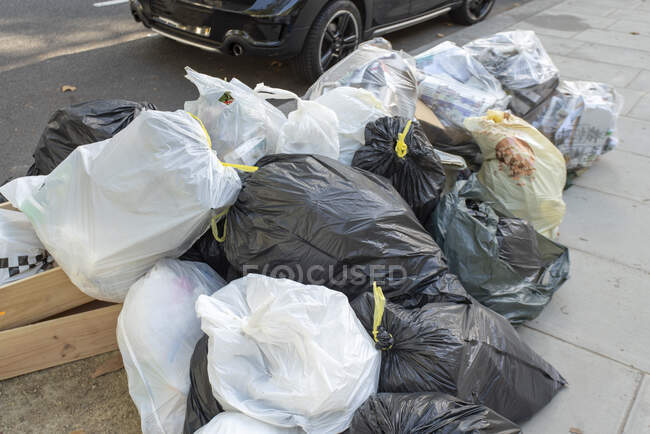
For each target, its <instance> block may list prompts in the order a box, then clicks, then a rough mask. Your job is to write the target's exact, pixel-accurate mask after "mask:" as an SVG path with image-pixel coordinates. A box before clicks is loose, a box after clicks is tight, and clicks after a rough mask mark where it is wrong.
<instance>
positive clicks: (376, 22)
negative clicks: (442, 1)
mask: <svg viewBox="0 0 650 434" xmlns="http://www.w3.org/2000/svg"><path fill="white" fill-rule="evenodd" d="M434 1H437V0H434ZM372 9H373V11H372V12H373V14H372V21H373V23H372V27H377V26H384V25H387V24H392V23H394V22H396V21H401V20H403V19H406V18H408V17H409V0H374V1H373V2H372Z"/></svg>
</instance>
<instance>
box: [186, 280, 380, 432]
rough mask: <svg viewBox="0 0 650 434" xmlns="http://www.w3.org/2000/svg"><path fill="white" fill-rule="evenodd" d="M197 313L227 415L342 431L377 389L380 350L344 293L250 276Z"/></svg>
mask: <svg viewBox="0 0 650 434" xmlns="http://www.w3.org/2000/svg"><path fill="white" fill-rule="evenodd" d="M196 313H197V315H198V316H199V318H201V328H202V329H203V331H204V332H205V333H206V334H207V335H208V336H209V338H208V376H209V379H210V384H211V385H212V392H213V394H214V396H215V397H216V398H217V401H219V403H220V404H221V405H222V406H223V408H224V409H225V410H227V411H229V410H235V411H239V412H242V413H244V414H246V415H248V416H250V417H253V418H255V419H258V420H261V421H263V422H266V423H270V424H272V425H277V426H279V427H285V428H294V427H300V428H302V429H304V430H305V431H306V432H308V433H310V432H331V433H339V432H341V431H343V430H345V429H346V428H347V427H348V426H349V425H350V420H351V419H352V415H353V413H354V411H355V410H356V409H357V408H358V407H359V406H360V405H361V404H363V402H364V401H365V400H366V399H367V398H368V396H370V395H371V394H373V393H375V392H376V391H377V380H378V375H379V361H380V355H379V351H377V350H376V349H375V347H374V345H373V342H372V339H371V338H370V337H369V336H368V335H367V334H366V333H365V331H364V329H363V327H362V325H361V323H360V322H359V320H358V319H357V318H356V316H355V314H354V312H353V311H352V309H351V308H350V305H349V303H348V300H347V298H346V297H345V296H344V295H343V294H341V293H340V292H337V291H332V290H330V289H328V288H325V287H323V286H316V285H303V284H301V283H298V282H294V281H292V280H289V279H274V278H272V277H267V276H262V275H259V274H249V275H247V276H245V277H243V278H241V279H238V280H235V281H233V282H231V283H230V284H228V285H227V286H225V287H224V288H223V289H221V290H220V291H219V292H217V293H215V294H214V295H213V296H211V297H208V296H201V297H199V299H198V300H197V302H196Z"/></svg>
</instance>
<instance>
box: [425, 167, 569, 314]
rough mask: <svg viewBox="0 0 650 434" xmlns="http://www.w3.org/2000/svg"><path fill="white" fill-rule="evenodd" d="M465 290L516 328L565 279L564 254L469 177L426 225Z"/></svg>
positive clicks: (566, 258) (566, 260)
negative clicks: (515, 325)
mask: <svg viewBox="0 0 650 434" xmlns="http://www.w3.org/2000/svg"><path fill="white" fill-rule="evenodd" d="M428 227H429V228H430V230H431V233H432V235H433V237H434V239H435V240H436V243H438V245H439V246H440V248H442V250H443V252H444V253H445V256H446V258H447V264H448V265H449V270H450V271H451V272H452V273H454V274H456V275H457V276H458V277H459V278H460V281H461V283H462V284H463V286H464V287H465V289H466V290H467V292H469V293H470V294H471V295H472V296H473V297H475V298H476V299H477V300H478V301H479V302H481V303H482V304H484V305H486V306H487V307H489V308H490V309H492V310H494V311H495V312H497V313H500V314H501V315H503V316H504V317H506V318H507V319H508V320H509V321H510V322H511V323H513V324H517V323H522V322H524V321H528V320H531V319H533V318H535V317H537V315H539V314H540V313H541V311H542V309H543V308H544V307H545V306H546V305H547V304H548V303H549V302H550V301H551V297H552V296H553V293H554V292H555V291H557V289H558V288H559V287H560V286H561V285H562V284H563V283H564V282H565V281H566V280H567V278H568V277H569V250H568V249H567V248H566V247H564V246H562V245H560V244H557V243H554V242H553V241H551V240H549V239H548V238H546V237H544V236H543V235H541V234H539V233H538V232H537V231H535V228H533V226H532V225H531V224H530V223H528V222H527V221H525V220H522V219H519V218H516V217H514V216H513V215H512V214H511V213H510V212H509V211H508V210H507V209H506V207H505V206H504V205H503V204H502V203H501V202H500V201H499V200H498V199H497V198H496V197H494V196H493V195H492V194H491V193H490V192H489V191H488V190H487V188H485V187H484V186H483V185H481V183H480V182H478V180H477V179H476V176H475V175H472V176H471V177H470V178H469V179H468V180H467V181H459V182H458V183H457V184H456V187H455V188H454V190H453V191H451V192H449V193H447V194H446V195H444V196H443V197H442V199H441V200H440V203H439V204H438V206H437V207H436V209H435V211H434V212H433V216H432V218H431V221H430V222H429V224H428Z"/></svg>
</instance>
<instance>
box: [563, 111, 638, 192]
mask: <svg viewBox="0 0 650 434" xmlns="http://www.w3.org/2000/svg"><path fill="white" fill-rule="evenodd" d="M635 120H637V119H635ZM614 150H615V151H618V152H624V153H626V154H630V155H634V156H635V157H643V158H650V156H648V155H646V154H641V153H639V152H634V151H630V150H628V149H623V148H619V147H618V146H617V147H616V148H614ZM576 185H579V184H576Z"/></svg>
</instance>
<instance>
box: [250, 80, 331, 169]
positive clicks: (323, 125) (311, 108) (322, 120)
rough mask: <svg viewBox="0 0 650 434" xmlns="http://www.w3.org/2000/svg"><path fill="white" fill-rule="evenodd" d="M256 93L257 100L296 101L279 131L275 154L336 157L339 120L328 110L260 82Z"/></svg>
mask: <svg viewBox="0 0 650 434" xmlns="http://www.w3.org/2000/svg"><path fill="white" fill-rule="evenodd" d="M255 92H256V93H257V95H258V96H259V97H260V98H266V99H279V100H282V99H288V100H296V102H297V104H298V108H297V110H294V111H292V112H291V113H289V116H288V120H287V122H286V123H285V124H284V125H282V128H281V129H280V137H279V139H278V145H277V147H276V149H275V153H276V154H319V155H324V156H326V157H330V158H334V159H335V160H336V159H338V158H339V138H338V129H339V120H338V118H337V117H336V113H334V112H333V111H332V110H330V109H329V108H327V107H325V106H324V105H322V104H320V103H318V102H316V101H305V100H303V99H300V97H299V96H298V95H296V94H295V93H293V92H290V91H288V90H284V89H278V88H274V87H269V86H264V84H263V83H259V84H258V85H257V86H256V87H255Z"/></svg>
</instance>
